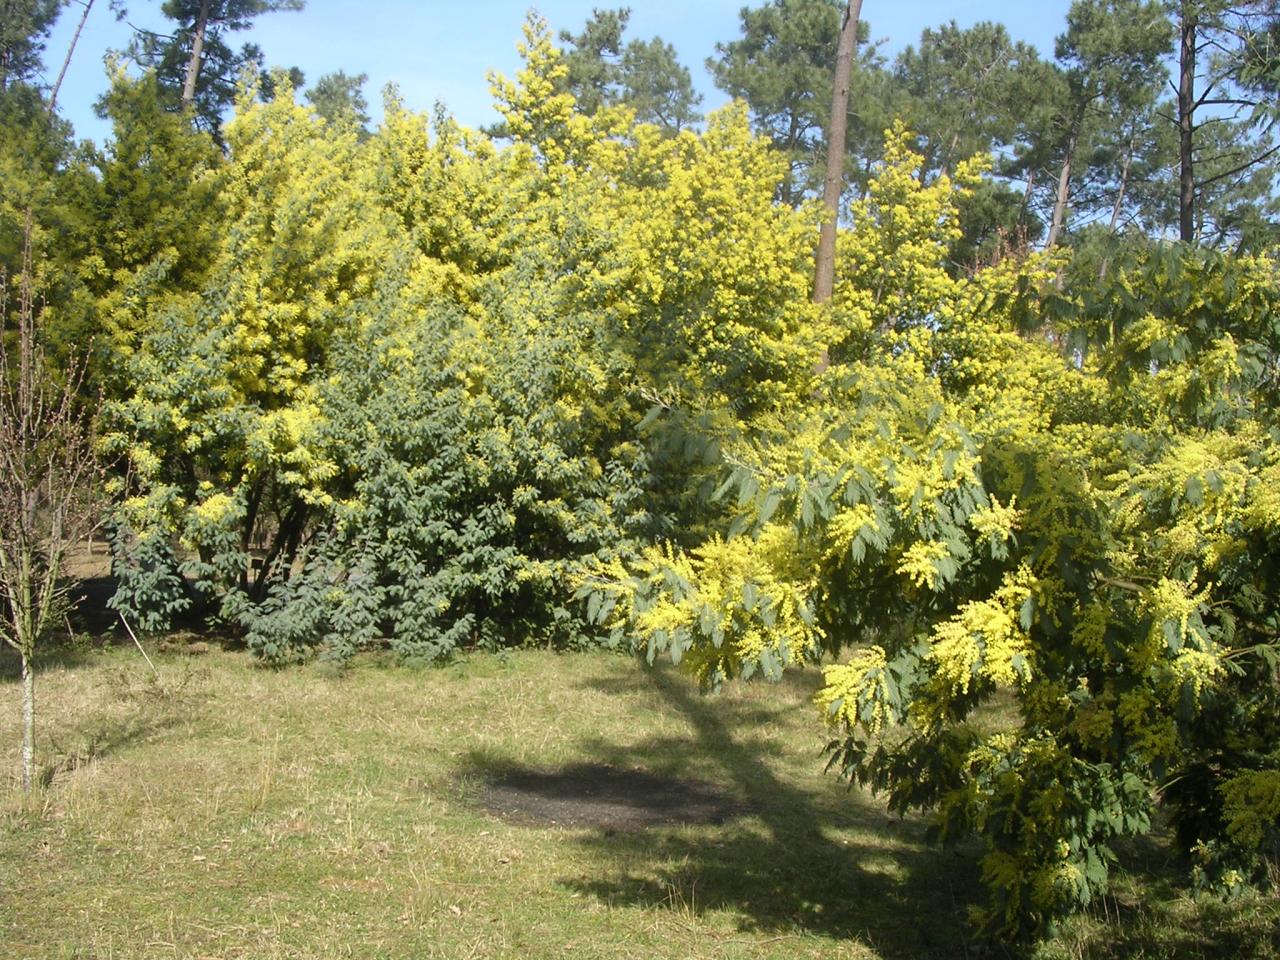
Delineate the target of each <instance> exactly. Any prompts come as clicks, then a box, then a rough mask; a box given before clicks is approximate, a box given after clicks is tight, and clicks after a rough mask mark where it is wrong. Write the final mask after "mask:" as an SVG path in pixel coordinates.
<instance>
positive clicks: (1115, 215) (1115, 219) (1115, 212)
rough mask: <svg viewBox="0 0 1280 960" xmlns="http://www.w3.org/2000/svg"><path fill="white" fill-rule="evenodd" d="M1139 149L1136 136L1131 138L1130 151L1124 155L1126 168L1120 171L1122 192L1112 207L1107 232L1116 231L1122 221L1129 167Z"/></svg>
mask: <svg viewBox="0 0 1280 960" xmlns="http://www.w3.org/2000/svg"><path fill="white" fill-rule="evenodd" d="M1136 149H1137V141H1136V139H1135V138H1133V137H1130V138H1129V152H1128V153H1126V154H1125V155H1124V169H1123V170H1121V171H1120V192H1119V193H1117V194H1116V202H1115V204H1114V206H1112V208H1111V222H1110V223H1109V224H1107V232H1108V233H1115V232H1116V224H1117V223H1119V222H1120V209H1121V207H1123V206H1124V193H1125V190H1126V189H1128V186H1129V168H1130V167H1131V166H1132V165H1133V153H1134V151H1135V150H1136Z"/></svg>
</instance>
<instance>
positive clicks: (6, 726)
mask: <svg viewBox="0 0 1280 960" xmlns="http://www.w3.org/2000/svg"><path fill="white" fill-rule="evenodd" d="M158 665H159V667H160V669H161V673H162V677H161V680H160V681H159V682H156V681H154V680H153V679H151V678H150V674H149V671H148V669H147V667H146V665H145V664H144V663H143V662H142V661H141V658H140V657H138V655H137V653H136V651H132V652H131V651H129V650H127V649H121V650H112V651H107V652H102V653H93V654H85V655H83V656H82V657H80V658H78V659H76V660H75V662H69V661H68V660H67V659H66V658H64V659H63V660H62V662H60V663H54V664H51V665H50V666H48V667H47V668H46V670H45V672H44V673H42V675H41V676H40V678H39V686H38V695H39V697H40V705H39V709H40V711H41V713H40V716H41V724H42V726H41V728H40V737H39V746H40V757H41V759H42V760H43V761H44V762H45V763H46V765H47V766H48V768H49V769H50V770H51V772H52V783H51V785H50V786H49V788H48V789H46V790H44V791H42V792H41V793H40V794H38V795H37V796H36V797H35V798H34V800H32V801H30V802H24V801H22V799H21V798H20V797H19V796H18V795H17V793H16V792H14V790H13V789H12V788H11V787H10V788H9V789H8V792H7V793H5V792H4V791H5V788H4V787H0V956H3V957H14V958H26V957H32V958H35V957H94V958H108V957H114V958H123V957H223V958H231V957H245V958H276V957H348V956H350V957H388V958H391V957H396V958H399V957H414V958H418V957H449V958H453V957H458V958H462V957H508V956H509V957H562V956H566V957H583V958H586V957H610V958H613V957H637V958H640V957H644V958H650V957H680V958H686V957H690V958H691V957H761V958H765V957H767V958H775V957H777V958H789V957H823V958H833V957H879V958H885V960H889V958H900V960H906V958H917V957H952V956H964V955H965V948H964V947H963V936H964V915H965V910H966V907H967V905H968V904H969V903H970V902H972V898H973V897H975V896H977V895H978V891H977V889H976V887H977V871H976V868H975V866H974V864H973V858H972V856H968V855H965V856H961V855H959V854H956V853H953V852H939V851H934V850H931V849H929V848H926V847H925V846H924V845H923V844H922V843H921V836H922V833H923V830H922V827H921V825H920V824H919V823H916V822H912V821H907V822H904V823H899V822H897V821H894V820H891V819H890V818H889V817H888V816H886V814H885V812H884V810H883V807H882V806H880V805H879V804H877V803H876V802H875V801H873V800H870V799H869V798H866V797H864V796H863V795H861V794H860V793H857V792H853V793H850V792H849V791H847V790H846V789H845V788H844V787H843V786H841V785H840V784H839V783H837V782H836V781H835V780H833V779H832V778H829V777H824V776H823V775H822V772H821V768H822V763H821V758H820V757H819V748H820V746H821V741H822V737H821V731H820V729H819V727H818V725H817V723H816V716H815V713H814V712H813V710H812V708H811V707H809V706H808V701H809V699H810V696H811V693H812V688H813V686H814V683H815V682H816V677H815V676H813V675H812V674H810V675H803V674H801V675H798V676H796V677H793V678H792V679H791V680H790V681H788V682H787V683H784V684H782V685H779V686H760V685H751V686H746V687H737V688H733V689H730V690H728V691H726V693H724V694H722V695H720V696H718V697H701V696H699V694H698V693H697V692H696V690H694V689H692V688H691V687H690V685H689V684H688V683H687V682H686V681H685V680H684V679H683V678H681V677H679V676H678V675H676V674H675V673H673V672H672V671H671V670H667V669H662V670H656V671H647V670H643V669H640V668H638V667H637V666H636V665H635V664H634V663H633V662H632V661H629V660H626V659H622V658H617V657H609V656H603V655H578V656H562V657H558V656H553V655H549V654H543V653H535V652H522V653H518V654H515V655H513V656H512V657H510V658H509V659H507V658H497V657H492V656H476V657H473V658H471V659H469V660H467V661H465V662H462V663H459V664H457V665H454V666H451V667H448V668H444V669H440V670H427V671H414V670H407V669H392V668H384V667H380V666H378V665H376V664H371V663H366V664H363V665H362V666H360V667H358V668H356V669H354V670H352V671H348V672H345V673H336V672H330V671H326V670H325V669H324V668H322V667H308V668H302V669H296V670H289V671H283V672H271V671H267V670H263V669H260V668H257V667H255V666H254V665H253V663H252V662H251V661H250V660H249V659H248V658H247V657H246V656H244V655H242V654H232V653H222V652H214V653H211V654H209V655H207V656H204V657H199V658H186V657H180V656H168V657H162V658H160V659H159V660H158ZM17 717H18V690H17V685H16V683H14V682H13V681H12V679H11V678H9V677H7V676H5V677H3V678H0V762H2V763H3V764H4V767H3V769H5V770H13V769H15V767H16V744H17V739H18V736H17V733H18V728H17ZM582 762H588V763H591V762H603V763H610V764H613V765H616V766H619V767H633V766H639V767H643V768H645V769H647V770H650V771H653V772H656V773H664V774H670V775H674V776H680V777H695V778H698V779H700V780H707V781H712V782H714V783H717V784H719V785H721V786H722V787H723V788H724V789H725V790H726V791H728V792H729V793H731V794H732V795H733V796H734V797H736V798H738V799H739V800H741V801H742V802H743V803H744V804H746V805H747V807H748V808H749V809H750V811H751V812H750V813H749V814H748V815H746V816H744V817H742V818H739V819H736V820H733V821H731V822H729V823H727V824H724V825H720V826H697V827H693V826H681V827H661V828H652V829H649V830H645V831H636V832H612V833H608V832H602V831H600V830H593V829H586V828H574V829H568V828H562V827H556V826H544V827H534V826H528V825H517V824H510V823H506V822H503V821H501V820H498V819H495V818H494V817H492V816H490V815H488V814H487V813H486V812H485V811H484V810H483V809H482V808H481V807H480V805H479V803H478V800H479V796H480V793H481V790H482V786H481V785H482V784H483V782H484V779H485V777H486V776H487V775H490V774H494V773H499V774H500V773H502V772H503V771H506V770H511V769H516V768H521V767H545V766H550V765H558V764H573V763H582ZM1161 895H1162V896H1164V898H1165V899H1164V900H1163V901H1161V905H1160V906H1158V907H1150V906H1144V907H1142V908H1141V909H1139V908H1137V907H1134V906H1133V903H1140V902H1142V897H1143V892H1142V891H1137V890H1131V891H1130V898H1131V899H1130V901H1129V904H1130V905H1129V907H1128V908H1127V909H1128V910H1129V915H1128V916H1126V917H1125V918H1124V922H1123V923H1122V924H1121V925H1120V926H1119V927H1118V928H1117V927H1114V926H1106V925H1105V924H1104V923H1103V922H1102V919H1101V911H1099V914H1098V917H1097V918H1095V919H1092V920H1086V921H1085V922H1084V923H1082V924H1079V925H1077V927H1076V928H1075V930H1074V931H1073V932H1072V934H1071V936H1070V939H1064V940H1062V941H1060V942H1058V943H1056V944H1053V945H1051V947H1050V948H1049V950H1048V951H1046V952H1047V953H1048V955H1051V956H1061V955H1065V956H1082V955H1099V956H1102V955H1120V954H1121V953H1123V954H1125V955H1149V956H1160V955H1169V956H1191V955H1195V954H1196V953H1197V952H1201V951H1203V952H1204V955H1206V956H1209V955H1213V954H1214V953H1215V952H1217V951H1218V950H1219V949H1220V948H1223V947H1226V948H1228V949H1229V952H1231V953H1232V954H1234V955H1237V956H1240V955H1245V956H1249V955H1258V956H1263V955H1267V952H1268V951H1272V955H1274V947H1273V946H1271V945H1270V944H1269V940H1268V938H1269V937H1270V935H1271V931H1272V929H1273V928H1274V925H1275V920H1276V909H1275V906H1274V904H1273V903H1267V902H1257V903H1254V904H1252V905H1250V906H1249V908H1248V909H1247V910H1244V911H1241V910H1238V909H1232V910H1226V911H1221V912H1220V915H1212V916H1211V915H1209V914H1206V913H1205V912H1204V911H1196V909H1195V908H1194V907H1192V906H1191V905H1189V904H1188V903H1187V902H1186V901H1185V898H1182V897H1179V896H1178V895H1177V894H1176V893H1170V892H1169V891H1164V892H1163V894H1161ZM1123 908H1125V906H1124V902H1123V901H1121V902H1117V903H1115V904H1113V905H1112V907H1111V908H1110V909H1123ZM1206 917H1207V918H1208V924H1209V926H1208V927H1207V928H1205V927H1204V926H1203V924H1204V923H1205V922H1206ZM1187 924H1199V925H1200V926H1196V927H1194V928H1191V930H1190V931H1189V932H1187V931H1184V930H1183V927H1184V925H1187ZM1117 929H1118V930H1120V931H1123V932H1122V933H1117ZM1184 933H1185V936H1184ZM1126 945H1127V946H1126ZM1241 951H1244V952H1243V953H1242V952H1241ZM1223 955H1225V954H1223Z"/></svg>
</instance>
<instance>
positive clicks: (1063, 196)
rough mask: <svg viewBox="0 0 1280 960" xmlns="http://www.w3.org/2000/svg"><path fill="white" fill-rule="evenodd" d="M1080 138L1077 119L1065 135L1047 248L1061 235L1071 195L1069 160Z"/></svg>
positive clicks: (1045, 244)
mask: <svg viewBox="0 0 1280 960" xmlns="http://www.w3.org/2000/svg"><path fill="white" fill-rule="evenodd" d="M1079 138H1080V124H1079V121H1077V122H1076V123H1074V124H1072V127H1071V135H1070V136H1068V137H1067V150H1066V155H1065V156H1064V157H1063V158H1062V173H1060V174H1059V175H1058V192H1057V195H1056V196H1055V197H1054V200H1053V217H1052V219H1051V220H1050V222H1049V236H1048V238H1046V240H1045V242H1044V248H1045V249H1046V250H1048V249H1049V248H1050V247H1052V246H1053V245H1054V244H1055V243H1057V242H1058V237H1060V236H1061V235H1062V227H1063V225H1064V224H1065V223H1066V219H1067V201H1068V199H1070V196H1071V162H1072V160H1074V159H1075V152H1076V141H1077V140H1079Z"/></svg>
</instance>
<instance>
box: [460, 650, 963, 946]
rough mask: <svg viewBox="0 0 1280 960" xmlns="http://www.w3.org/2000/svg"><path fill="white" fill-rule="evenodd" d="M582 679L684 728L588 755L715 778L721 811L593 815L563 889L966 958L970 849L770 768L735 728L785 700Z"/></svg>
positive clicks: (668, 674) (646, 680)
mask: <svg viewBox="0 0 1280 960" xmlns="http://www.w3.org/2000/svg"><path fill="white" fill-rule="evenodd" d="M591 686H592V687H593V688H595V689H604V690H607V691H608V692H610V693H613V694H617V695H620V696H622V697H626V696H631V695H636V694H644V693H645V692H646V691H648V690H652V691H655V692H656V693H657V694H658V696H659V697H660V698H661V700H662V702H663V704H664V706H665V707H666V708H667V709H669V710H670V711H671V712H672V713H673V714H675V715H677V716H679V717H680V718H681V719H682V720H683V721H687V722H688V725H689V726H691V727H692V729H693V731H694V734H695V736H694V737H693V738H692V739H690V738H688V737H681V736H671V737H658V738H654V739H651V740H649V741H646V742H643V743H641V744H637V745H632V746H621V745H618V744H615V743H610V742H607V741H604V740H602V739H598V738H597V739H593V740H590V741H588V742H587V743H586V744H585V745H584V749H583V752H584V753H586V754H587V755H589V756H591V757H592V758H593V764H592V765H591V766H594V767H597V768H598V769H599V770H600V771H615V772H616V771H643V772H644V773H643V775H644V776H645V777H651V778H661V780H662V781H663V782H665V783H666V784H669V785H670V786H669V789H672V790H674V791H680V790H687V789H688V785H689V784H709V783H711V784H715V785H716V787H717V789H718V791H719V794H718V802H719V803H720V804H721V806H720V808H719V809H720V810H721V811H722V812H724V813H725V814H726V815H724V816H723V817H722V818H721V819H720V820H719V821H715V820H712V821H708V820H707V819H705V818H701V817H697V816H694V817H691V818H689V820H690V821H692V822H686V823H683V824H675V825H672V824H670V823H666V824H664V823H661V822H655V823H647V824H639V825H633V826H632V828H630V829H628V828H627V826H626V825H624V826H623V828H621V829H619V828H616V827H615V825H611V824H607V823H596V824H595V825H594V829H593V828H590V827H588V829H586V830H584V831H583V832H581V833H580V834H579V835H578V836H577V837H576V841H577V842H578V843H580V844H582V845H583V846H584V847H586V848H588V849H590V850H591V851H593V852H594V853H595V854H596V859H597V861H598V862H599V863H600V864H601V865H602V866H605V868H606V869H605V870H602V871H593V874H592V875H589V876H575V877H568V878H564V879H563V880H562V883H563V884H564V885H565V886H567V887H569V888H570V889H572V890H574V891H576V892H580V893H584V894H587V895H590V896H593V897H595V898H597V899H598V900H600V901H602V902H605V903H608V904H611V905H620V904H621V905H630V906H639V907H644V908H658V909H663V908H667V909H673V910H676V911H678V912H682V913H690V914H694V915H701V914H703V913H704V912H708V911H724V912H729V913H732V914H736V915H737V916H738V917H739V921H738V927H739V929H740V930H741V931H743V932H745V933H753V934H758V935H761V936H764V937H769V936H825V937H830V938H833V939H842V940H843V939H851V938H856V939H858V940H860V941H862V942H863V943H865V944H867V945H868V946H869V947H870V948H871V949H873V950H874V951H876V952H877V953H878V955H879V956H881V957H884V958H886V960H908V958H911V960H916V958H924V957H964V956H966V955H967V951H968V948H967V947H966V945H965V944H966V937H967V935H968V930H967V929H966V914H967V908H968V906H969V905H970V904H972V903H974V902H976V897H977V896H978V895H979V894H980V886H979V883H978V870H977V866H976V861H975V858H974V857H972V856H959V855H957V854H955V853H952V852H941V851H937V850H933V849H928V848H925V847H924V846H923V844H922V843H921V842H920V836H921V834H922V833H923V825H922V824H921V823H920V822H919V821H905V822H904V821H898V820H896V819H894V818H891V817H889V816H888V815H887V813H886V812H885V810H884V808H883V807H880V806H878V805H876V804H874V803H873V802H870V801H868V800H867V799H866V798H865V797H864V796H863V795H861V794H859V793H856V792H849V791H845V790H844V789H843V788H842V787H841V786H840V784H839V783H837V782H836V781H835V780H834V778H831V779H829V780H826V781H822V784H823V785H824V786H827V787H829V789H822V788H818V789H813V788H810V787H807V786H805V785H804V784H802V783H800V782H797V781H796V780H794V779H792V778H788V777H786V776H783V775H780V774H779V773H778V772H776V770H775V767H776V766H777V764H775V763H771V762H770V759H771V758H772V757H775V756H776V755H777V754H778V753H779V751H778V750H777V749H776V748H775V747H774V746H772V745H771V744H769V743H767V742H766V741H765V740H764V739H763V738H759V737H754V736H751V735H749V734H748V735H746V736H744V735H743V734H742V733H741V732H740V731H742V730H752V729H765V728H766V727H767V726H768V725H769V724H770V722H771V721H776V720H777V719H778V717H779V715H780V714H782V713H784V712H790V711H793V710H794V709H795V707H794V706H793V705H790V704H788V705H782V706H779V705H777V704H776V703H775V704H761V703H758V702H745V703H744V702H738V703H734V704H732V705H731V706H726V704H725V703H724V702H723V701H722V700H717V699H713V698H707V697H703V696H701V695H700V694H699V693H698V692H697V691H696V689H695V688H693V687H692V686H691V685H690V683H689V682H688V681H687V680H686V679H685V678H684V677H681V676H678V675H676V674H674V672H672V671H667V670H652V671H646V672H641V671H637V672H636V675H635V679H634V680H631V679H622V680H616V679H615V680H610V681H605V682H593V683H592V684H591ZM682 725H683V724H682ZM820 763H821V760H820V758H819V757H817V756H816V755H815V757H814V765H815V767H817V766H818V765H819V764H820ZM528 773H529V771H525V770H523V769H521V768H517V767H515V766H513V765H508V766H507V767H505V768H504V767H503V765H502V764H501V763H498V762H495V761H493V760H492V759H490V760H489V761H487V769H485V770H482V771H481V774H482V776H483V777H485V778H486V779H487V780H488V782H489V783H490V784H493V783H505V782H511V781H512V779H513V778H514V779H515V780H517V781H518V780H519V779H520V778H521V777H526V776H527V775H528ZM580 773H581V771H572V770H569V771H564V770H562V771H542V772H540V776H541V777H542V778H543V779H542V780H540V781H539V784H540V787H541V788H545V789H549V790H552V791H560V790H570V789H572V788H573V785H574V778H575V777H577V776H579V774H580ZM677 795H679V794H678V793H677ZM698 796H699V797H702V798H703V799H705V795H704V794H699V795H698ZM695 812H696V811H695ZM579 825H582V824H579Z"/></svg>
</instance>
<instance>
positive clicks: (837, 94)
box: [813, 0, 862, 366]
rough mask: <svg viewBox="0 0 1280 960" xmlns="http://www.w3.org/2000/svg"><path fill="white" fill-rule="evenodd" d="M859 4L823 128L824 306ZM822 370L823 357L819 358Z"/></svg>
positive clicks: (820, 297) (820, 286)
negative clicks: (824, 146) (828, 124)
mask: <svg viewBox="0 0 1280 960" xmlns="http://www.w3.org/2000/svg"><path fill="white" fill-rule="evenodd" d="M861 15H862V0H849V4H848V6H847V7H845V12H844V23H843V24H842V25H841V27H840V46H839V47H838V48H837V51H836V75H835V82H834V83H833V84H832V89H831V124H830V126H829V127H828V128H827V175H826V178H825V180H824V181H823V184H822V206H823V209H824V211H825V216H824V218H823V221H822V232H821V233H820V234H819V235H818V255H817V263H816V266H815V270H814V281H813V302H814V303H826V302H828V301H829V300H830V299H831V293H832V291H833V289H834V287H835V273H836V222H837V221H838V220H839V216H840V192H841V189H842V188H843V186H844V176H843V174H844V146H845V130H846V127H847V125H848V122H849V79H850V77H851V76H852V74H853V52H854V49H855V48H856V47H857V45H858V18H859V17H860V16H861ZM823 359H824V362H823V365H824V366H825V357H824V358H823Z"/></svg>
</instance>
